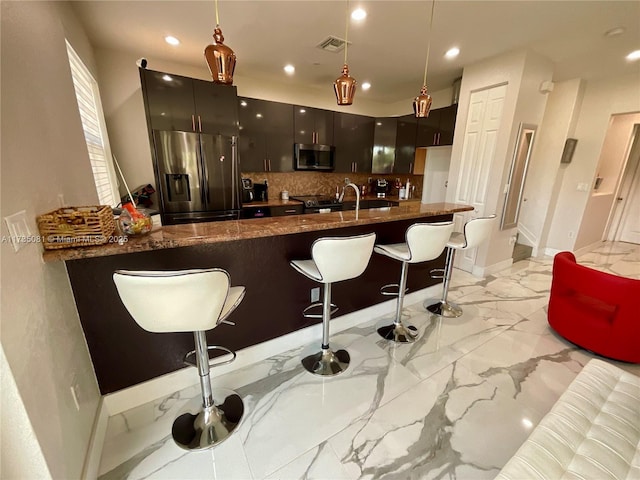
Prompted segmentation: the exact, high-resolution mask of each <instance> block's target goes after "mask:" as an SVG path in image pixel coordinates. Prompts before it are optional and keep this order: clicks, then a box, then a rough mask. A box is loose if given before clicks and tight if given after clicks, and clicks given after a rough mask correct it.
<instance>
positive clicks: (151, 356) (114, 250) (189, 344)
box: [43, 202, 472, 394]
mask: <svg viewBox="0 0 640 480" xmlns="http://www.w3.org/2000/svg"><path fill="white" fill-rule="evenodd" d="M469 210H472V207H470V206H468V205H458V204H450V203H437V204H421V203H419V202H405V203H402V204H401V205H399V206H397V207H387V208H382V209H370V210H360V211H359V212H358V215H357V216H356V212H354V211H342V212H333V213H325V214H311V215H292V216H283V217H271V218H260V219H248V220H231V221H223V222H210V223H192V224H185V225H169V226H164V227H162V228H161V229H159V230H157V231H154V232H152V233H150V234H149V235H147V236H144V237H140V238H131V239H130V240H129V241H128V242H125V243H124V244H122V245H119V244H107V245H103V246H94V247H85V248H76V249H68V250H58V251H48V252H45V253H44V256H43V257H44V260H45V261H47V262H50V261H60V260H63V261H65V262H66V265H67V271H68V274H69V279H70V282H71V286H72V289H73V292H74V296H75V301H76V305H77V309H78V313H79V316H80V320H81V323H82V327H83V330H84V332H85V338H86V340H87V344H88V347H89V351H90V354H91V357H92V360H93V365H94V369H95V373H96V377H97V379H98V384H99V386H100V391H101V392H102V394H107V393H111V392H114V391H117V390H121V389H123V388H126V387H129V386H132V385H135V384H137V383H140V382H143V381H146V380H150V379H152V378H155V377H157V376H160V375H163V374H166V373H169V372H172V371H175V370H178V369H179V368H182V367H183V366H184V365H183V362H182V360H183V357H184V355H185V353H186V352H188V351H189V350H192V349H193V336H192V334H190V333H176V334H153V333H149V332H146V331H144V330H142V329H141V328H140V327H138V325H137V324H136V323H135V322H134V321H133V320H132V319H131V318H130V316H129V314H128V313H127V311H126V310H125V308H124V306H123V305H122V303H121V302H120V300H119V298H118V295H117V292H116V289H115V286H114V284H113V281H112V275H113V272H114V271H115V270H117V269H129V270H180V269H188V268H210V267H219V268H224V269H225V270H227V271H228V272H229V273H230V275H231V280H232V284H233V285H244V286H246V288H247V293H246V297H245V299H244V301H243V302H242V304H241V305H240V306H239V307H238V309H237V310H236V311H235V312H234V314H233V318H231V320H232V321H233V322H235V323H236V326H235V327H227V326H221V327H220V328H216V329H215V330H214V331H213V332H210V339H209V341H210V343H211V344H217V345H225V346H226V347H228V348H231V349H235V350H238V349H241V348H245V347H248V346H250V345H255V344H258V343H261V342H264V341H266V340H269V339H272V338H276V337H279V336H281V335H284V334H287V333H290V332H293V331H295V330H299V329H301V328H305V327H307V326H310V325H312V324H314V323H316V322H317V320H314V319H307V318H305V317H303V316H302V310H303V309H304V308H305V307H307V306H308V305H309V303H311V302H310V292H311V289H312V288H314V287H317V284H315V283H314V282H312V281H311V280H306V279H301V278H300V275H298V274H296V272H295V271H294V270H293V269H292V268H291V267H290V266H289V261H290V260H293V259H301V258H309V255H310V249H311V245H312V243H313V241H314V240H316V239H317V238H319V237H321V236H347V235H358V234H363V233H367V232H372V231H373V232H376V234H377V240H376V241H377V242H379V243H397V242H402V241H404V234H405V231H406V229H407V228H408V227H409V226H410V225H411V224H413V223H416V222H419V221H422V222H429V223H433V222H439V221H446V220H451V219H452V217H453V214H454V213H456V212H464V211H469ZM443 266H444V255H441V256H440V258H438V259H437V260H435V261H433V262H425V263H424V264H416V265H415V267H412V269H410V271H409V277H408V282H407V286H408V288H409V290H410V291H415V290H419V289H422V288H425V287H427V286H429V285H433V284H435V283H436V281H435V280H432V279H431V278H430V276H429V271H430V270H431V269H432V268H442V267H443ZM397 276H398V265H397V262H394V261H392V260H389V259H388V258H386V257H384V256H381V255H375V254H374V255H373V256H372V258H371V261H370V263H369V266H368V267H367V270H366V271H365V273H364V274H363V275H362V276H361V277H359V278H357V279H354V280H349V281H346V282H342V283H340V284H337V285H336V286H335V288H334V291H333V299H334V302H335V303H336V304H337V305H338V306H339V308H340V310H339V312H338V314H337V315H336V316H339V315H342V314H345V313H349V312H353V311H355V310H360V309H362V308H365V307H367V306H370V305H374V304H376V303H380V302H383V301H385V300H387V299H388V298H387V297H384V296H382V295H381V294H380V292H379V290H380V287H381V286H383V285H385V284H388V283H393V282H394V281H395V279H396V278H397Z"/></svg>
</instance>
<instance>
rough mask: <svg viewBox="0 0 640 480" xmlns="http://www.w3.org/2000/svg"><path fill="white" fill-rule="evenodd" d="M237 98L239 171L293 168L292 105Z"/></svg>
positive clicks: (288, 169) (286, 170) (289, 170)
mask: <svg viewBox="0 0 640 480" xmlns="http://www.w3.org/2000/svg"><path fill="white" fill-rule="evenodd" d="M238 100H239V105H240V106H239V122H240V139H239V142H238V143H239V153H240V168H241V169H242V171H243V172H291V171H293V111H292V110H293V106H292V105H289V104H286V103H279V102H269V101H266V100H257V99H255V98H239V99H238Z"/></svg>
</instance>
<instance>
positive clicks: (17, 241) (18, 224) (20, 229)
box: [4, 210, 34, 252]
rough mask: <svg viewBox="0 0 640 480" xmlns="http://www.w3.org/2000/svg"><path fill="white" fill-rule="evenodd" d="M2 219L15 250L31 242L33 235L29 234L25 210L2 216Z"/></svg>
mask: <svg viewBox="0 0 640 480" xmlns="http://www.w3.org/2000/svg"><path fill="white" fill-rule="evenodd" d="M4 221H5V223H6V224H7V228H8V229H9V239H10V240H11V244H12V245H13V249H14V250H15V251H16V252H17V251H19V250H20V249H22V248H24V247H26V246H27V245H29V244H30V243H33V241H34V237H33V236H32V235H31V230H29V225H27V212H26V210H22V211H20V212H18V213H14V214H13V215H9V216H8V217H4Z"/></svg>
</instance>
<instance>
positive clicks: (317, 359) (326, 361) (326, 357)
mask: <svg viewBox="0 0 640 480" xmlns="http://www.w3.org/2000/svg"><path fill="white" fill-rule="evenodd" d="M350 361H351V357H350V356H349V352H347V351H346V350H337V351H335V352H334V351H333V350H331V349H330V348H326V349H324V348H323V349H322V351H320V352H318V353H314V354H313V355H309V356H307V357H304V358H303V359H302V366H303V367H304V369H305V370H306V371H307V372H310V373H313V374H314V375H321V376H325V377H332V376H334V375H339V374H341V373H342V372H344V371H345V370H346V369H347V368H348V367H349V362H350Z"/></svg>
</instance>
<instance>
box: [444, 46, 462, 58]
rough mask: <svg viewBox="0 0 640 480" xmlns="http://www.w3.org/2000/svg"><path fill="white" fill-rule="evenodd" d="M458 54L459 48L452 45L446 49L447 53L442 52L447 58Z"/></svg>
mask: <svg viewBox="0 0 640 480" xmlns="http://www.w3.org/2000/svg"><path fill="white" fill-rule="evenodd" d="M459 54H460V49H459V48H458V47H453V48H450V49H449V50H447V53H445V54H444V56H445V57H447V58H455V57H457V56H458V55H459Z"/></svg>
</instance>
